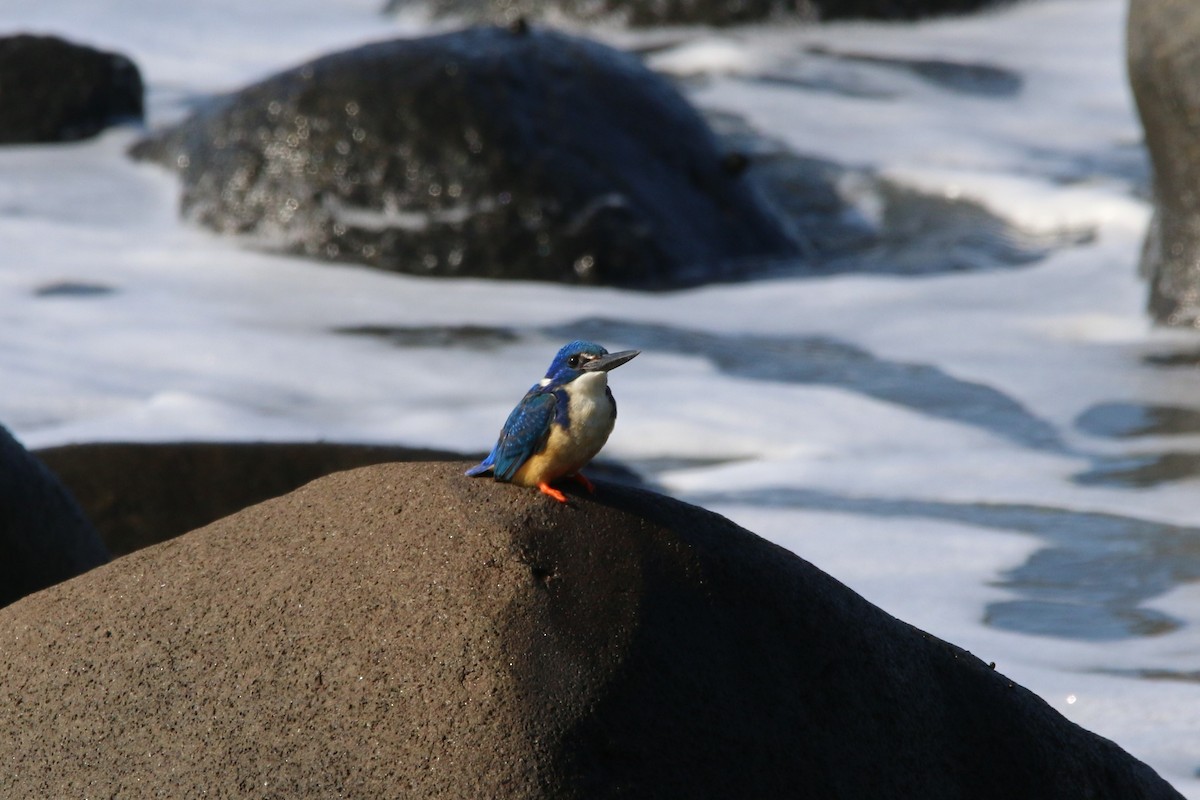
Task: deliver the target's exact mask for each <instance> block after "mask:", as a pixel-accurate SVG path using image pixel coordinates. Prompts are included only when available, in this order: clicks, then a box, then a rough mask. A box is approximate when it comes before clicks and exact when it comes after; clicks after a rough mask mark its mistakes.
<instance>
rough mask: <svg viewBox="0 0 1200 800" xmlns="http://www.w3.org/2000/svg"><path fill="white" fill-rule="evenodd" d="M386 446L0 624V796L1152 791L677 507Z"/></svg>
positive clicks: (1018, 704) (1080, 735)
mask: <svg viewBox="0 0 1200 800" xmlns="http://www.w3.org/2000/svg"><path fill="white" fill-rule="evenodd" d="M465 466H466V464H465V463H457V464H391V465H381V466H375V467H367V468H364V469H361V470H356V471H352V472H342V473H338V474H336V475H332V476H330V477H328V478H324V479H322V480H319V481H316V482H314V483H311V484H309V485H307V486H305V487H303V488H302V489H300V490H298V491H296V492H294V493H292V494H290V495H288V496H286V497H282V498H277V499H275V500H271V501H268V502H266V503H263V504H261V505H258V506H255V507H253V508H250V509H247V510H245V511H243V512H241V513H239V514H237V515H235V516H232V517H229V518H226V519H224V520H221V521H220V522H217V523H215V524H213V525H211V526H209V527H207V528H204V529H201V530H199V531H195V532H192V533H190V534H188V535H186V536H182V537H179V538H177V539H174V540H172V541H170V542H166V543H164V544H161V545H157V546H155V547H151V548H147V549H145V550H142V551H139V552H137V553H134V554H132V555H130V556H127V557H125V558H123V559H120V560H118V561H116V562H114V563H113V564H111V565H108V566H106V567H102V568H100V569H98V570H95V571H93V572H91V573H89V574H88V575H85V576H83V577H81V578H79V579H77V580H75V581H71V582H69V583H66V584H63V585H61V586H57V587H54V588H53V589H51V590H48V591H46V592H42V593H40V594H37V595H35V596H33V597H29V598H26V599H24V600H22V601H20V602H18V603H16V604H14V605H12V606H10V607H9V608H7V609H4V610H3V611H0V741H3V742H4V743H5V744H4V745H2V746H0V755H2V756H3V758H2V759H0V763H2V764H3V768H2V769H0V795H2V796H7V797H66V796H109V795H116V796H121V797H148V796H152V795H154V796H174V797H193V796H199V795H200V794H201V793H202V792H203V791H206V792H207V793H208V794H209V795H212V796H225V795H231V794H235V793H253V794H254V795H256V796H262V797H281V798H306V797H314V798H315V797H333V796H339V795H341V796H347V797H359V798H365V797H379V798H383V797H402V796H409V797H421V798H440V797H446V798H462V797H504V798H535V797H536V798H541V797H547V798H549V797H554V798H607V797H662V798H676V797H688V798H710V797H711V798H730V797H788V798H813V799H814V800H815V799H816V798H821V800H828V798H838V797H841V798H865V797H889V798H922V800H938V798H963V797H971V798H997V799H998V800H999V798H1003V799H1004V800H1011V798H1014V797H1020V798H1054V799H1055V800H1064V798H1084V797H1087V798H1113V799H1114V800H1115V799H1116V798H1121V800H1129V798H1175V797H1178V796H1179V795H1177V794H1176V793H1175V792H1173V790H1171V789H1170V787H1168V786H1167V785H1166V784H1165V783H1164V782H1162V781H1161V780H1160V779H1159V778H1158V777H1157V776H1155V775H1154V773H1153V772H1152V771H1151V770H1150V769H1149V768H1147V767H1146V766H1144V765H1142V764H1140V763H1139V762H1137V761H1135V760H1134V759H1132V758H1131V757H1129V756H1128V755H1126V754H1125V753H1123V752H1122V751H1121V750H1120V749H1119V748H1117V747H1116V746H1115V745H1113V744H1112V743H1111V742H1108V741H1106V740H1104V739H1101V738H1099V737H1097V736H1095V735H1093V734H1090V733H1087V732H1086V731H1083V730H1082V729H1080V728H1078V727H1077V726H1075V725H1073V724H1072V723H1070V722H1068V721H1066V720H1065V719H1064V718H1063V717H1061V716H1060V715H1059V714H1057V713H1056V712H1055V711H1053V710H1052V709H1050V708H1049V707H1048V706H1047V705H1046V704H1045V703H1044V702H1042V701H1041V700H1040V699H1038V698H1037V697H1035V696H1034V695H1032V694H1031V693H1029V692H1028V691H1026V690H1024V689H1022V688H1020V687H1019V686H1015V685H1013V684H1012V683H1011V682H1010V681H1008V680H1007V679H1006V678H1005V677H1004V676H1003V675H1001V674H999V673H997V672H996V671H994V670H991V669H989V668H988V667H987V665H985V664H983V663H982V662H980V661H979V660H978V659H976V658H974V657H973V656H971V655H970V654H968V653H966V652H964V651H962V650H960V649H958V648H955V647H953V646H951V645H949V644H946V643H944V642H941V641H939V640H937V639H935V638H933V637H931V636H929V635H927V634H924V633H922V632H921V631H918V630H916V629H914V628H911V627H910V626H908V625H906V624H904V623H902V622H899V621H897V620H896V619H894V618H892V617H890V616H889V615H887V614H885V613H884V612H882V611H881V610H879V609H878V608H875V607H874V606H871V605H870V604H869V603H867V602H866V601H865V600H863V599H862V598H860V597H858V596H857V595H855V594H854V593H853V592H851V591H849V590H848V589H846V588H845V587H844V586H842V585H841V584H839V583H837V582H836V581H834V580H833V579H831V578H829V577H828V576H826V575H824V574H823V573H821V572H820V571H819V570H817V569H815V568H814V567H812V566H811V565H810V564H808V563H806V562H804V561H803V560H801V559H799V558H797V557H796V556H794V555H792V554H790V553H788V552H786V551H784V550H782V549H780V548H778V547H775V546H773V545H771V544H768V543H767V542H765V541H763V540H761V539H759V538H758V537H756V536H754V535H753V534H750V533H748V532H746V531H744V530H741V529H739V528H737V527H736V526H734V525H732V524H731V523H729V522H728V521H726V520H724V519H722V518H720V517H717V516H715V515H713V514H710V513H708V512H705V511H702V510H700V509H697V508H694V507H690V506H686V505H684V504H681V503H678V502H676V501H672V500H670V499H667V498H664V497H661V496H658V495H653V494H649V493H646V492H641V491H638V490H634V489H618V488H613V487H608V486H602V487H601V488H600V491H599V494H598V495H597V497H596V499H595V501H591V500H585V499H581V498H575V499H574V500H573V502H572V504H571V505H570V506H562V505H559V504H557V503H554V502H551V501H549V500H548V499H547V498H545V497H543V496H541V495H539V494H538V493H536V492H532V491H529V490H523V489H519V488H516V487H512V486H508V485H502V484H496V483H495V482H493V481H489V480H471V479H467V478H464V477H462V476H461V474H460V473H461V470H462V469H463V468H464V467H465Z"/></svg>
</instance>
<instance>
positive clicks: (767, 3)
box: [385, 0, 996, 26]
mask: <svg viewBox="0 0 1200 800" xmlns="http://www.w3.org/2000/svg"><path fill="white" fill-rule="evenodd" d="M995 3H996V0H668V2H663V0H389V2H388V3H387V4H386V5H385V10H387V11H399V10H401V9H403V8H406V7H409V6H414V5H417V6H419V7H421V8H426V7H432V9H433V11H434V13H435V14H440V15H453V16H460V17H467V18H469V19H475V20H487V21H489V22H499V23H509V22H513V21H514V20H516V19H517V18H519V17H522V16H532V17H542V16H545V15H547V14H559V15H565V16H568V17H574V18H576V19H582V20H595V19H610V18H614V17H615V18H618V19H620V20H623V21H624V22H627V23H628V24H630V25H635V26H650V25H736V24H738V23H743V22H756V21H762V20H767V19H772V18H791V19H803V20H809V19H826V20H830V19H847V18H866V19H917V18H920V17H928V16H933V15H936V14H949V13H956V12H965V11H974V10H975V9H978V8H983V7H985V6H988V5H994V4H995Z"/></svg>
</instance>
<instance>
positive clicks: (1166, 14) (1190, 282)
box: [1127, 0, 1200, 327]
mask: <svg viewBox="0 0 1200 800" xmlns="http://www.w3.org/2000/svg"><path fill="white" fill-rule="evenodd" d="M1127 33H1128V37H1127V58H1128V66H1129V82H1130V84H1131V86H1132V87H1133V96H1134V99H1135V100H1136V101H1137V109H1138V113H1139V114H1140V115H1141V119H1142V126H1143V127H1144V128H1145V131H1146V147H1147V148H1148V149H1149V151H1150V161H1151V164H1152V166H1153V172H1154V216H1153V219H1152V220H1151V222H1150V229H1149V231H1148V232H1147V234H1146V241H1145V244H1144V246H1143V248H1142V258H1141V271H1142V274H1143V275H1144V276H1145V277H1146V279H1147V280H1148V281H1149V283H1150V295H1149V309H1150V313H1151V314H1152V315H1153V316H1154V319H1155V320H1157V321H1158V322H1160V323H1163V324H1166V325H1179V326H1189V327H1196V326H1198V325H1200V193H1198V192H1197V191H1196V186H1197V185H1200V115H1197V113H1196V109H1197V108H1200V48H1198V47H1197V46H1196V42H1197V40H1200V4H1198V3H1195V2H1192V0H1131V2H1130V4H1129V16H1128V30H1127Z"/></svg>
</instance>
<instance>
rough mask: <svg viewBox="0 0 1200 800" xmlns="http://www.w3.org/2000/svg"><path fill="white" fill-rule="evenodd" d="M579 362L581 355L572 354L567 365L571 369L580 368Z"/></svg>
mask: <svg viewBox="0 0 1200 800" xmlns="http://www.w3.org/2000/svg"><path fill="white" fill-rule="evenodd" d="M579 362H580V358H579V356H571V357H570V358H568V359H567V366H568V367H570V368H571V369H579Z"/></svg>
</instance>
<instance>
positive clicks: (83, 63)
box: [0, 35, 142, 144]
mask: <svg viewBox="0 0 1200 800" xmlns="http://www.w3.org/2000/svg"><path fill="white" fill-rule="evenodd" d="M0 98H3V101H2V102H3V108H4V110H3V113H0V144H16V143H31V142H64V141H71V140H74V139H85V138H87V137H89V136H93V135H95V134H97V133H99V132H100V131H101V130H103V129H104V128H106V127H108V126H109V125H111V124H113V123H114V122H119V121H122V120H128V119H137V120H140V119H141V118H142V76H141V74H140V73H139V72H138V68H137V67H136V66H135V65H134V64H133V62H132V61H130V60H129V59H128V58H126V57H125V56H122V55H118V54H116V53H106V52H103V51H100V50H94V49H92V48H90V47H85V46H83V45H78V44H73V43H71V42H66V41H64V40H62V39H59V38H56V37H52V36H27V35H21V36H5V37H0Z"/></svg>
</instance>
